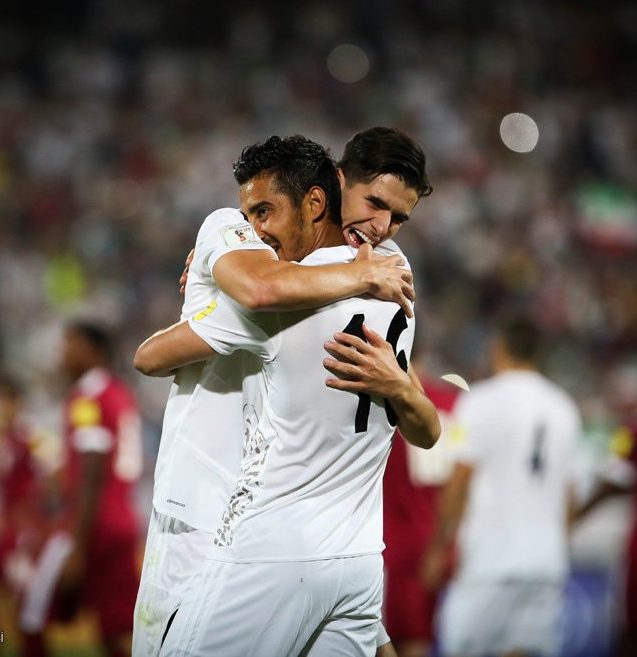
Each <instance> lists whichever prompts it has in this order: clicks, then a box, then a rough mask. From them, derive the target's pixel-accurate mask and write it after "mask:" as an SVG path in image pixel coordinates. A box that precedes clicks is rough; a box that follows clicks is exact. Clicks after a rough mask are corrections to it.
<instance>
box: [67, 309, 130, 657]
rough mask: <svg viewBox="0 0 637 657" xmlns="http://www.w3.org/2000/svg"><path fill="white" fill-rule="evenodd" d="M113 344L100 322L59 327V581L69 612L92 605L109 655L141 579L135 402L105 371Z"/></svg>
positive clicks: (124, 628) (117, 651) (126, 648)
mask: <svg viewBox="0 0 637 657" xmlns="http://www.w3.org/2000/svg"><path fill="white" fill-rule="evenodd" d="M111 356H112V345H111V341H110V337H109V335H108V334H107V333H106V332H105V331H104V330H103V329H102V328H101V327H99V326H97V325H94V324H91V323H88V322H75V323H72V324H70V325H69V326H68V327H67V328H66V331H65V335H64V347H63V355H62V367H63V369H64V371H65V372H66V373H67V375H68V376H69V378H70V379H71V381H72V382H73V385H72V388H71V390H70V392H69V394H68V397H67V400H66V404H65V441H66V462H65V466H64V472H63V489H64V494H65V500H66V504H67V506H68V510H69V516H70V523H71V524H70V528H71V535H72V539H73V548H72V551H71V553H70V556H69V557H68V559H67V561H66V563H65V565H64V568H63V570H62V573H61V576H60V579H59V581H58V585H57V594H58V601H60V600H61V601H63V603H64V604H63V606H64V607H65V612H66V614H67V615H68V616H72V615H73V612H74V611H75V610H76V609H77V608H79V607H80V606H84V607H88V608H91V609H93V610H94V611H95V612H96V613H97V618H98V624H99V628H100V631H101V636H102V641H103V643H104V647H105V649H106V654H107V655H109V656H113V657H115V656H117V657H119V656H120V655H128V654H130V640H131V633H132V627H133V609H134V606H135V597H136V594H137V587H138V585H139V572H138V567H137V546H138V520H137V517H136V513H135V510H134V505H133V499H132V495H133V487H134V482H135V481H136V480H137V478H138V477H139V475H140V474H141V466H142V463H141V453H142V446H141V432H140V420H139V414H138V411H137V404H136V402H135V399H134V397H133V394H132V393H131V391H130V390H129V389H128V387H127V386H126V385H125V384H124V383H123V382H122V381H120V380H119V379H117V378H115V377H114V376H113V374H112V372H111V371H110V364H111Z"/></svg>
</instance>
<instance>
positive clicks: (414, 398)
mask: <svg viewBox="0 0 637 657" xmlns="http://www.w3.org/2000/svg"><path fill="white" fill-rule="evenodd" d="M363 332H364V334H365V338H366V339H367V342H365V341H364V340H361V339H360V338H359V337H357V336H354V335H350V334H348V333H337V334H336V335H335V336H334V340H330V341H329V342H327V343H326V344H325V349H326V351H327V352H328V353H330V354H331V355H332V356H333V358H326V359H325V360H324V361H323V364H324V365H325V367H326V368H327V369H328V370H329V371H330V372H332V373H333V374H335V375H336V376H338V377H339V378H337V379H327V381H326V385H327V386H328V387H330V388H335V389H337V390H347V391H349V392H365V393H368V394H372V395H378V396H379V397H384V398H385V399H387V400H388V401H389V403H390V404H391V406H392V408H393V409H394V412H395V413H396V417H397V420H398V428H399V429H400V433H401V434H402V435H403V437H404V438H405V440H407V441H408V442H410V443H411V444H412V445H415V446H416V447H423V448H425V449H428V448H429V447H433V445H435V444H436V441H437V440H438V437H439V436H440V420H439V419H438V413H437V411H436V408H435V406H434V405H433V404H432V402H431V400H430V399H429V398H428V397H427V396H426V395H425V393H424V391H423V388H422V385H421V384H420V381H418V378H417V377H416V375H415V374H414V373H413V370H412V369H411V367H410V368H409V370H408V371H407V372H405V371H404V370H403V369H402V368H401V367H400V365H399V364H398V361H397V360H396V356H395V355H394V351H393V349H392V346H391V344H389V342H387V341H386V340H384V339H383V338H382V337H381V336H380V335H379V334H378V333H376V332H375V331H372V330H371V329H370V328H368V327H367V326H365V325H363Z"/></svg>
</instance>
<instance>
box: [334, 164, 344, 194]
mask: <svg viewBox="0 0 637 657" xmlns="http://www.w3.org/2000/svg"><path fill="white" fill-rule="evenodd" d="M336 175H337V176H338V184H339V185H340V186H341V191H343V190H344V189H345V182H346V181H345V174H344V173H343V169H341V168H340V167H339V168H338V169H336Z"/></svg>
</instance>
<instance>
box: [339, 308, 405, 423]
mask: <svg viewBox="0 0 637 657" xmlns="http://www.w3.org/2000/svg"><path fill="white" fill-rule="evenodd" d="M364 322H365V315H363V314H362V313H358V314H357V315H354V316H353V317H352V319H350V321H349V323H348V324H347V326H346V327H345V328H344V329H343V333H348V334H349V335H355V336H356V337H357V338H360V339H361V340H363V341H364V342H367V339H366V338H365V334H364V333H363V324H364ZM406 328H407V317H406V315H405V311H404V310H403V309H402V308H401V309H400V310H398V312H397V313H396V314H395V315H394V317H393V318H392V320H391V322H390V324H389V328H388V329H387V337H386V338H385V340H387V342H389V344H390V345H391V346H392V349H393V350H394V354H395V355H396V360H397V361H398V364H399V365H400V367H401V368H402V369H403V370H404V371H405V372H406V371H407V368H408V364H407V356H406V354H405V351H404V350H401V352H400V353H399V354H396V349H397V348H398V338H400V334H401V333H402V332H403V331H404V330H405V329H406ZM357 394H358V407H357V408H356V418H355V419H354V429H355V431H356V433H361V432H362V431H367V426H368V421H369V411H370V409H371V401H372V400H371V397H370V396H369V395H368V394H367V393H365V392H359V393H357ZM385 413H386V414H387V420H388V421H389V423H390V424H391V425H392V427H395V426H396V422H397V417H396V413H395V412H394V409H393V408H392V407H391V404H390V403H389V402H388V401H387V400H385Z"/></svg>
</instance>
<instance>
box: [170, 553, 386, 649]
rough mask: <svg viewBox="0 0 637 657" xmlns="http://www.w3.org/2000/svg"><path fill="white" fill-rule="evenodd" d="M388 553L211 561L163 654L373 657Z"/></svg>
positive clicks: (184, 604) (178, 617) (195, 582)
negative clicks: (291, 560) (247, 560)
mask: <svg viewBox="0 0 637 657" xmlns="http://www.w3.org/2000/svg"><path fill="white" fill-rule="evenodd" d="M382 586H383V567H382V557H381V555H380V554H374V555H368V556H361V557H350V558H343V559H325V560H320V561H295V562H275V563H272V562H268V563H230V562H221V561H214V560H212V559H210V560H208V561H206V563H205V565H204V566H203V567H202V568H201V570H200V572H199V573H197V575H195V576H194V577H193V579H192V585H191V587H190V588H189V591H188V593H187V594H186V596H185V597H184V600H183V602H182V604H181V606H180V608H179V610H178V611H177V613H176V615H175V617H174V620H173V622H172V624H171V626H170V630H169V631H168V633H167V635H166V639H165V642H164V644H163V647H162V649H161V653H160V654H161V657H177V656H188V657H204V656H205V657H208V656H212V655H219V656H223V657H300V656H304V657H305V656H309V657H339V656H342V657H373V656H374V655H375V653H376V647H377V640H378V636H379V623H380V607H381V602H382Z"/></svg>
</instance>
